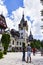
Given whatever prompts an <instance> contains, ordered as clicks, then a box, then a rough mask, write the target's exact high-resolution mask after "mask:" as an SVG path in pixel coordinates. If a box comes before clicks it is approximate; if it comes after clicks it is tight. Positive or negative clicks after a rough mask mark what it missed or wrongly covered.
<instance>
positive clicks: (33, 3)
mask: <svg viewBox="0 0 43 65" xmlns="http://www.w3.org/2000/svg"><path fill="white" fill-rule="evenodd" d="M23 3H24V7H25V8H24V15H25V19H26V20H27V18H26V16H30V17H31V20H34V22H33V24H32V28H31V23H30V21H28V20H27V21H28V26H29V27H28V33H29V31H30V28H31V30H32V34H33V35H34V37H35V36H36V37H37V38H39V36H41V37H40V38H41V39H43V37H42V35H43V34H42V33H41V32H42V31H41V28H40V26H41V25H42V24H43V23H42V22H41V15H40V11H41V9H42V8H43V6H42V5H41V3H40V0H23ZM1 13H3V15H4V16H5V17H6V22H7V25H8V27H9V28H10V29H11V28H14V29H16V30H18V24H19V23H20V20H21V18H22V14H23V8H21V7H19V8H18V9H16V10H15V11H12V15H11V16H10V18H9V17H8V10H7V8H6V6H5V5H4V0H0V14H1Z"/></svg>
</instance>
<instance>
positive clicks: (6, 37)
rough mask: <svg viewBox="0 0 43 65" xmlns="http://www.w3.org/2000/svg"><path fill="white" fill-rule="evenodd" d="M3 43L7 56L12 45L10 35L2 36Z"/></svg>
mask: <svg viewBox="0 0 43 65" xmlns="http://www.w3.org/2000/svg"><path fill="white" fill-rule="evenodd" d="M1 42H2V46H3V47H4V54H6V53H7V49H8V46H9V43H10V35H9V34H6V33H4V34H2V38H1Z"/></svg>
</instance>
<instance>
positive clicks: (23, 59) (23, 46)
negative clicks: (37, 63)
mask: <svg viewBox="0 0 43 65" xmlns="http://www.w3.org/2000/svg"><path fill="white" fill-rule="evenodd" d="M22 48H23V57H22V61H25V43H23V45H22Z"/></svg>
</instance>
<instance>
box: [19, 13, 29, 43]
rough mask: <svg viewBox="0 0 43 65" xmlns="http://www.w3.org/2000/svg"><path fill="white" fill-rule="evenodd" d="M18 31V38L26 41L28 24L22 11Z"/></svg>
mask: <svg viewBox="0 0 43 65" xmlns="http://www.w3.org/2000/svg"><path fill="white" fill-rule="evenodd" d="M19 33H20V38H21V39H24V42H25V43H26V42H27V37H28V24H27V21H25V19H24V13H23V15H22V19H21V21H20V24H19Z"/></svg>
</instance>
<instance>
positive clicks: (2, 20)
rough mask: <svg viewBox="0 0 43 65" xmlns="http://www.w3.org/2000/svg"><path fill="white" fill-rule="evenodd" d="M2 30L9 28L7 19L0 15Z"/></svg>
mask: <svg viewBox="0 0 43 65" xmlns="http://www.w3.org/2000/svg"><path fill="white" fill-rule="evenodd" d="M0 28H4V29H6V28H7V24H6V20H5V17H4V16H3V15H2V14H1V15H0Z"/></svg>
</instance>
